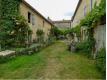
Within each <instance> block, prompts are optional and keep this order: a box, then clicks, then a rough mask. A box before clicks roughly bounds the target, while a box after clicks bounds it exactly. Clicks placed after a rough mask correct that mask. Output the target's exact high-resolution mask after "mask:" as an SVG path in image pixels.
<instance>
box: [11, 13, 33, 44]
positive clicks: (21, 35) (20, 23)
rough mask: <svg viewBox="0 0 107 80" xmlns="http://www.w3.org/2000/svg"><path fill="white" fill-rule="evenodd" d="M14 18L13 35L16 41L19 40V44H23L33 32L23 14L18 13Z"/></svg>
mask: <svg viewBox="0 0 107 80" xmlns="http://www.w3.org/2000/svg"><path fill="white" fill-rule="evenodd" d="M12 19H13V21H14V25H15V27H14V28H13V31H12V32H11V36H12V37H13V38H15V41H16V43H17V42H18V43H17V44H20V45H21V44H22V45H23V44H25V43H26V41H27V40H28V37H29V36H30V35H31V34H32V31H31V30H30V28H29V26H28V23H27V21H26V20H25V18H24V17H23V16H19V15H18V16H16V17H13V18H12Z"/></svg>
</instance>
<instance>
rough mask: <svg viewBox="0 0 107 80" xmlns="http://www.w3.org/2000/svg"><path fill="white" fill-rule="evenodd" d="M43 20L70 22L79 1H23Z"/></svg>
mask: <svg viewBox="0 0 107 80" xmlns="http://www.w3.org/2000/svg"><path fill="white" fill-rule="evenodd" d="M25 1H27V2H28V3H29V4H30V5H31V6H33V7H34V8H35V9H36V10H37V11H39V12H40V13H41V14H42V15H43V16H44V17H45V18H47V17H49V18H50V19H52V20H54V21H57V20H63V19H64V20H71V17H72V15H73V14H74V11H75V9H76V6H77V3H78V1H79V0H25Z"/></svg>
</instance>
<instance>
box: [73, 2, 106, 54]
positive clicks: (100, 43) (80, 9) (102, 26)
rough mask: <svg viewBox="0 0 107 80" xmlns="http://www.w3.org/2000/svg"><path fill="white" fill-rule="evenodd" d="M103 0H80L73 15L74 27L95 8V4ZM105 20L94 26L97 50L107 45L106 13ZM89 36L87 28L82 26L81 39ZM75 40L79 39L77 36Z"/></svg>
mask: <svg viewBox="0 0 107 80" xmlns="http://www.w3.org/2000/svg"><path fill="white" fill-rule="evenodd" d="M100 1H101V0H79V2H78V4H77V8H76V10H75V12H74V15H73V17H72V20H71V21H72V27H75V26H76V25H78V24H79V23H80V21H81V20H82V19H84V18H85V16H86V15H87V14H88V13H89V12H90V11H91V10H92V9H93V8H94V5H95V4H96V5H99V3H100ZM101 21H103V22H101V23H99V24H98V26H97V27H95V28H94V32H93V36H94V38H95V41H96V43H95V52H97V51H99V50H100V49H101V48H104V47H106V15H105V16H104V17H103V18H102V20H101ZM86 38H87V34H86V29H85V28H81V40H85V39H86ZM75 41H78V40H77V38H76V36H75Z"/></svg>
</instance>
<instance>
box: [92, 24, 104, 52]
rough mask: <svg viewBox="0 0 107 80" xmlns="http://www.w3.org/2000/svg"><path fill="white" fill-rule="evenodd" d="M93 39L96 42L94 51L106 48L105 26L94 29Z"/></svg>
mask: <svg viewBox="0 0 107 80" xmlns="http://www.w3.org/2000/svg"><path fill="white" fill-rule="evenodd" d="M94 38H95V40H96V45H95V48H96V51H99V50H100V48H104V47H106V24H105V25H99V26H97V27H96V28H95V29H94Z"/></svg>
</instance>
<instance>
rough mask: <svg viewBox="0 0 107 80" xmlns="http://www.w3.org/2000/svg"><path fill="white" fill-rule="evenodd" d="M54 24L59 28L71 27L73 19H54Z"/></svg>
mask: <svg viewBox="0 0 107 80" xmlns="http://www.w3.org/2000/svg"><path fill="white" fill-rule="evenodd" d="M53 24H54V25H55V26H56V27H58V28H59V29H69V28H71V21H70V20H69V21H66V20H62V21H53Z"/></svg>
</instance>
